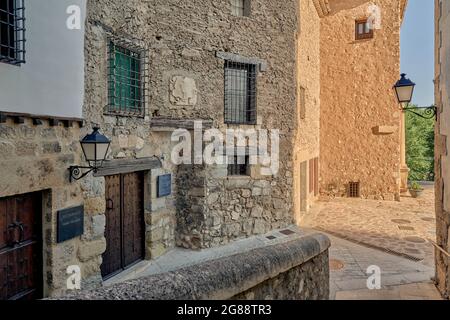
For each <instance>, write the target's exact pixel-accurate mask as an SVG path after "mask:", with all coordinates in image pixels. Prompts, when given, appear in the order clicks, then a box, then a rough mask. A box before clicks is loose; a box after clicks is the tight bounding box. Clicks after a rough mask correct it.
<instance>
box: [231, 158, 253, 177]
mask: <svg viewBox="0 0 450 320" xmlns="http://www.w3.org/2000/svg"><path fill="white" fill-rule="evenodd" d="M230 158H231V163H229V164H228V175H229V176H248V175H249V174H250V165H249V156H233V157H230Z"/></svg>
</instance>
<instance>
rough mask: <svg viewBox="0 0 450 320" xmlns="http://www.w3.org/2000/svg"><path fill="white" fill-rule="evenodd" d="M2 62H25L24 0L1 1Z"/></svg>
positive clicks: (0, 50)
mask: <svg viewBox="0 0 450 320" xmlns="http://www.w3.org/2000/svg"><path fill="white" fill-rule="evenodd" d="M0 62H4V63H9V64H13V65H20V64H22V63H25V4H24V0H1V1H0Z"/></svg>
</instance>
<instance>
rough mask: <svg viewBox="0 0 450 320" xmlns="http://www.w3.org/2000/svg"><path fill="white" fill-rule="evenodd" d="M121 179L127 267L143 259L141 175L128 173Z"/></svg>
mask: <svg viewBox="0 0 450 320" xmlns="http://www.w3.org/2000/svg"><path fill="white" fill-rule="evenodd" d="M122 179H123V209H122V212H123V215H122V216H123V233H124V241H123V260H124V266H125V267H126V266H129V265H131V264H133V263H135V262H136V261H139V260H141V259H142V257H143V252H144V214H143V207H144V205H143V204H144V202H143V194H144V192H143V181H142V180H143V179H142V174H139V173H129V174H125V175H123V177H122Z"/></svg>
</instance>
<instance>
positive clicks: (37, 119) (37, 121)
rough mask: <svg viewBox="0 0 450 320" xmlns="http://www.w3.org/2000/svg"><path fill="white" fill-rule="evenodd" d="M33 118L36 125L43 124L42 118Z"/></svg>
mask: <svg viewBox="0 0 450 320" xmlns="http://www.w3.org/2000/svg"><path fill="white" fill-rule="evenodd" d="M32 120H33V124H34V125H35V126H41V125H42V124H43V122H42V120H41V119H39V118H32Z"/></svg>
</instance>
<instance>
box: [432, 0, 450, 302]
mask: <svg viewBox="0 0 450 320" xmlns="http://www.w3.org/2000/svg"><path fill="white" fill-rule="evenodd" d="M435 6H436V7H435V8H436V9H435V12H436V25H435V28H436V56H435V58H436V59H435V61H436V62H435V63H436V70H435V72H436V77H435V79H436V80H435V84H436V87H435V88H436V90H435V93H436V97H435V100H436V106H437V108H438V121H437V123H436V139H435V157H436V168H435V172H436V182H435V183H436V190H435V191H436V228H437V229H436V236H437V240H436V241H437V245H438V246H440V247H441V248H442V249H444V250H445V251H447V252H450V188H449V187H448V184H447V181H449V179H450V171H449V168H450V158H449V155H448V150H449V148H450V145H449V143H450V141H449V140H448V138H447V137H448V136H449V134H450V121H448V119H449V116H450V115H449V114H450V104H449V94H450V92H449V85H450V78H449V75H450V41H449V36H450V34H449V31H448V30H449V28H450V4H449V2H448V1H441V0H436V1H435ZM435 256H436V282H437V286H438V288H439V291H440V292H441V293H442V295H443V296H444V297H446V298H449V297H450V265H449V261H450V260H449V257H448V256H447V255H446V254H444V253H443V252H442V251H440V250H438V249H436V251H435Z"/></svg>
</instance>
